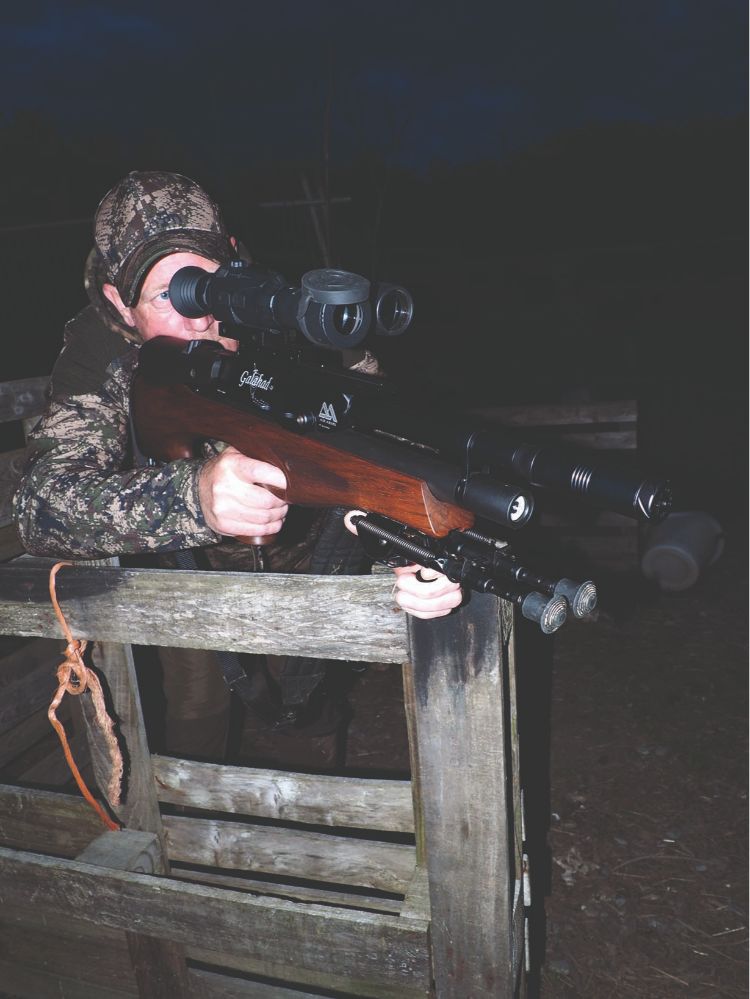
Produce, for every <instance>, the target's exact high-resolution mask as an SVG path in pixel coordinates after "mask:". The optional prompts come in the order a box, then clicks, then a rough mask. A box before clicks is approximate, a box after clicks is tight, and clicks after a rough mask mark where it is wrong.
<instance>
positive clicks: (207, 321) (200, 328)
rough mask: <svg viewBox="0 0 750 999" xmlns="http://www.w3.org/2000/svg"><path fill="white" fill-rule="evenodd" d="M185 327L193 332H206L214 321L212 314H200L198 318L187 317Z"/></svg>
mask: <svg viewBox="0 0 750 999" xmlns="http://www.w3.org/2000/svg"><path fill="white" fill-rule="evenodd" d="M184 322H185V329H187V330H190V332H191V333H205V332H206V330H208V329H209V327H210V326H211V323H212V322H213V317H212V316H198V317H197V318H196V319H188V318H185V320H184Z"/></svg>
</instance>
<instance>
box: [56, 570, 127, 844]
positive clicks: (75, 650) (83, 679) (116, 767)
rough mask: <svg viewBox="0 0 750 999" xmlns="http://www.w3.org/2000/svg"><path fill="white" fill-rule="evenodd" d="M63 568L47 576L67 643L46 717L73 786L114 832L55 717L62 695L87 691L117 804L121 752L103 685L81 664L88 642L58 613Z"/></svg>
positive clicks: (113, 800)
mask: <svg viewBox="0 0 750 999" xmlns="http://www.w3.org/2000/svg"><path fill="white" fill-rule="evenodd" d="M66 565H67V566H71V567H72V563H71V562H57V563H56V565H53V566H52V569H51V571H50V574H49V594H50V598H51V599H52V606H53V607H54V609H55V614H56V615H57V620H58V621H59V622H60V627H61V628H62V630H63V634H64V635H65V638H66V639H67V642H68V644H67V646H66V648H65V660H64V661H63V662H61V663H60V665H59V666H58V668H57V679H58V682H59V687H58V688H57V692H56V693H55V696H54V697H53V698H52V702H51V704H50V706H49V710H48V711H47V717H48V718H49V720H50V723H51V725H52V727H53V728H54V730H55V731H56V732H57V735H58V738H59V739H60V742H61V744H62V748H63V752H64V753H65V759H66V760H67V762H68V766H69V767H70V770H71V773H72V774H73V776H74V777H75V781H76V784H77V785H78V787H79V789H80V791H81V794H82V795H83V797H84V798H85V799H86V801H87V802H88V803H89V804H90V805H91V807H92V808H93V809H94V811H95V812H96V813H97V815H98V816H99V818H100V819H101V820H102V822H103V823H104V824H105V825H106V826H107V828H108V829H112V830H117V829H120V828H121V827H120V825H119V824H118V823H117V822H113V821H112V819H111V818H110V817H109V816H108V815H107V813H106V812H105V811H104V809H103V808H102V806H101V805H100V804H99V802H98V801H97V800H96V799H95V798H94V796H93V795H92V794H91V792H90V791H89V789H88V788H87V787H86V783H85V781H84V779H83V777H82V776H81V773H80V771H79V769H78V767H77V766H76V762H75V760H74V759H73V754H72V753H71V751H70V746H69V745H68V737H67V735H66V734H65V729H64V728H63V726H62V724H61V723H60V721H59V720H58V718H57V714H56V712H57V708H58V707H59V705H60V702H61V701H62V699H63V697H64V696H65V694H73V695H75V696H78V695H79V694H82V693H83V692H84V691H85V690H88V691H89V692H90V694H91V698H92V702H93V705H94V711H95V714H96V721H97V724H98V725H99V728H100V729H101V730H102V733H103V735H104V739H105V741H106V744H107V748H108V750H109V756H110V759H111V761H112V773H111V776H110V779H109V788H108V789H107V798H108V800H109V801H110V803H111V804H112V805H119V804H120V786H121V783H122V771H123V763H122V753H121V752H120V747H119V745H118V743H117V738H116V736H115V730H114V725H113V724H112V719H111V718H110V717H109V715H108V714H107V708H106V706H105V703H104V694H103V692H102V685H101V683H100V682H99V677H98V676H97V675H96V673H94V672H93V670H90V669H89V668H88V666H86V664H85V663H84V661H83V653H84V652H85V651H86V645H87V644H88V643H87V642H79V641H78V639H76V638H73V635H72V633H71V631H70V628H69V627H68V622H67V621H66V620H65V615H64V614H63V612H62V611H61V610H60V605H59V603H58V602H57V594H56V592H55V576H56V575H57V573H58V571H59V570H60V569H62V567H63V566H66Z"/></svg>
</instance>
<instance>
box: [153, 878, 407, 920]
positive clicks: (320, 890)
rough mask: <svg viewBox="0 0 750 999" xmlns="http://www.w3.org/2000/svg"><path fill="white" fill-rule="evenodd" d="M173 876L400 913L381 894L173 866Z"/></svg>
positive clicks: (399, 905) (395, 904) (396, 903)
mask: <svg viewBox="0 0 750 999" xmlns="http://www.w3.org/2000/svg"><path fill="white" fill-rule="evenodd" d="M172 877H174V878H177V879H178V880H185V881H193V882H195V883H196V884H200V885H216V887H217V888H231V889H233V890H234V891H249V892H253V893H254V894H256V895H271V896H273V897H274V898H288V899H291V900H293V901H298V902H311V903H313V904H315V905H334V906H337V907H339V908H344V909H364V910H366V911H368V912H388V913H390V914H391V915H393V916H398V915H399V914H401V909H402V902H401V900H400V899H394V898H386V897H385V896H380V895H366V894H365V893H364V892H356V893H354V892H346V891H334V890H333V889H331V888H324V887H322V886H320V887H318V886H308V885H297V884H284V883H283V882H280V881H260V880H258V879H257V878H248V877H238V876H237V875H234V874H217V873H216V872H214V871H210V872H209V871H205V870H202V869H201V870H192V869H191V868H189V867H182V866H175V867H173V868H172Z"/></svg>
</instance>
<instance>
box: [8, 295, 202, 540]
mask: <svg viewBox="0 0 750 999" xmlns="http://www.w3.org/2000/svg"><path fill="white" fill-rule="evenodd" d="M137 360H138V347H137V345H135V344H133V343H130V342H128V341H126V340H125V339H124V338H123V337H122V336H120V335H119V334H117V333H115V332H114V331H112V330H110V329H108V328H107V326H106V325H105V324H104V323H103V322H102V320H101V319H100V318H99V317H98V316H97V314H96V312H95V310H94V309H93V307H92V306H88V307H87V308H85V309H84V310H83V311H82V312H81V313H79V315H78V316H76V318H75V319H73V320H71V322H70V323H68V325H67V327H66V335H65V345H64V347H63V350H62V351H61V353H60V355H59V357H58V359H57V361H56V363H55V366H54V368H53V371H52V377H51V383H50V396H49V402H48V405H47V409H46V411H45V413H44V415H43V417H42V419H41V421H40V422H39V424H38V425H37V427H36V428H35V429H34V431H33V432H32V434H31V435H30V437H29V442H28V447H27V451H26V456H25V462H24V469H23V474H22V478H21V482H20V485H19V488H18V489H17V491H16V493H15V496H14V501H13V506H14V516H15V519H16V524H17V527H18V531H19V533H20V536H21V539H22V541H23V544H24V545H25V547H26V549H27V551H28V552H30V553H31V554H33V555H48V556H53V557H72V558H101V557H104V556H108V555H128V554H135V553H141V552H167V551H174V550H177V549H181V548H194V547H200V546H204V545H211V544H214V543H216V542H217V541H218V540H219V536H218V535H216V534H215V533H214V532H213V531H212V530H210V528H208V527H207V526H206V523H205V520H204V518H203V514H202V512H201V508H200V503H199V500H198V473H199V470H200V467H201V464H202V459H198V458H196V459H186V460H180V461H174V462H171V463H170V464H168V465H164V466H161V467H154V468H134V467H133V466H134V459H133V454H132V448H131V443H130V432H129V419H130V387H131V383H132V380H133V375H134V372H135V368H136V364H137Z"/></svg>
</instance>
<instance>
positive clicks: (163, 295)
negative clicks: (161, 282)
mask: <svg viewBox="0 0 750 999" xmlns="http://www.w3.org/2000/svg"><path fill="white" fill-rule="evenodd" d="M156 300H157V301H158V302H168V301H169V291H168V290H167V289H166V288H165V289H164V291H160V292H159V294H158V295H157V296H156Z"/></svg>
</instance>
